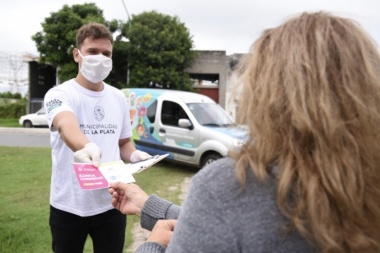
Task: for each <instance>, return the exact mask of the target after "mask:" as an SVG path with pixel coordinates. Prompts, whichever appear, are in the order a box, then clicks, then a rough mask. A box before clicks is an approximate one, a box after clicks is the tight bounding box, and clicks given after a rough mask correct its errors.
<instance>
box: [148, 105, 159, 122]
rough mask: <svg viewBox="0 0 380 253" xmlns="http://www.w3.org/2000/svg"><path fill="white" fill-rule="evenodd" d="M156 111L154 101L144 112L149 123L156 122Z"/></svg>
mask: <svg viewBox="0 0 380 253" xmlns="http://www.w3.org/2000/svg"><path fill="white" fill-rule="evenodd" d="M156 110H157V100H155V101H154V102H153V103H152V104H151V105H150V106H149V107H148V109H147V110H146V116H147V117H148V119H149V121H150V123H154V121H155V120H156Z"/></svg>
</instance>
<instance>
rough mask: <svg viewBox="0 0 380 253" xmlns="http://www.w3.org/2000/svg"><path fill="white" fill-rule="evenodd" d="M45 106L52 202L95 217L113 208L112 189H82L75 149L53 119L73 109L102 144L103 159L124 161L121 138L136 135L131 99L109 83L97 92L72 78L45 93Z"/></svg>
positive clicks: (89, 135)
mask: <svg viewBox="0 0 380 253" xmlns="http://www.w3.org/2000/svg"><path fill="white" fill-rule="evenodd" d="M44 106H45V111H46V113H47V118H48V122H49V126H50V129H51V137H50V143H51V147H52V167H53V168H52V177H51V187H50V204H51V205H52V206H53V207H55V208H57V209H60V210H63V211H66V212H70V213H73V214H76V215H79V216H92V215H96V214H99V213H103V212H105V211H108V210H110V209H112V208H113V207H112V205H111V195H110V194H109V193H108V189H100V190H82V189H81V188H80V186H79V183H78V181H77V179H76V176H75V173H74V169H73V165H72V161H73V151H72V150H71V149H70V148H69V147H68V146H66V144H65V143H64V142H63V140H62V138H61V137H60V135H59V133H58V131H57V130H56V129H55V128H54V127H52V122H53V119H54V117H55V116H56V115H57V114H58V113H60V112H63V111H71V112H73V113H74V114H75V116H76V118H77V120H78V122H79V125H80V129H81V130H82V132H83V133H84V134H85V135H86V136H87V138H88V139H89V140H90V142H94V143H96V144H97V145H98V146H99V147H100V149H101V151H102V159H101V162H102V163H105V162H111V161H116V160H120V159H121V156H120V149H119V140H120V139H125V138H129V137H131V136H132V129H131V120H130V116H129V107H128V103H127V98H126V97H125V95H124V94H123V93H122V92H121V91H120V90H118V89H116V88H114V87H112V86H109V85H107V84H105V83H104V89H103V91H101V92H94V91H90V90H88V89H85V88H84V87H82V86H81V85H79V84H78V83H77V82H76V81H75V80H74V79H71V80H69V81H67V82H65V83H63V84H61V85H58V86H55V87H53V88H52V89H50V90H49V91H48V92H47V93H46V95H45V99H44Z"/></svg>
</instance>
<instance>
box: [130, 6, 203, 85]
mask: <svg viewBox="0 0 380 253" xmlns="http://www.w3.org/2000/svg"><path fill="white" fill-rule="evenodd" d="M129 22H132V23H127V24H125V26H124V31H125V34H126V37H127V38H129V40H130V44H131V45H130V46H131V48H130V61H129V65H130V71H131V75H130V80H131V81H130V83H131V84H132V86H133V87H149V84H150V83H154V84H159V85H160V86H162V87H164V88H170V89H178V90H191V82H190V79H189V76H188V74H187V73H185V69H186V68H187V67H189V66H190V65H191V63H192V61H193V59H194V58H195V57H196V55H195V53H194V51H192V47H193V41H192V38H191V36H190V33H189V31H188V29H187V28H186V27H185V25H184V24H183V23H181V22H180V21H179V19H178V18H177V17H171V16H168V15H164V14H160V13H158V12H155V11H151V12H144V13H141V14H139V15H134V16H133V19H132V21H129Z"/></svg>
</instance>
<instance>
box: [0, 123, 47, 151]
mask: <svg viewBox="0 0 380 253" xmlns="http://www.w3.org/2000/svg"><path fill="white" fill-rule="evenodd" d="M0 146H12V147H50V134H49V129H48V128H20V127H15V128H12V127H0Z"/></svg>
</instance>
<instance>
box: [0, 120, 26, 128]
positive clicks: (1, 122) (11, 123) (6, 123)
mask: <svg viewBox="0 0 380 253" xmlns="http://www.w3.org/2000/svg"><path fill="white" fill-rule="evenodd" d="M0 127H22V126H21V125H20V124H19V123H18V119H15V118H11V119H4V118H0Z"/></svg>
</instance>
